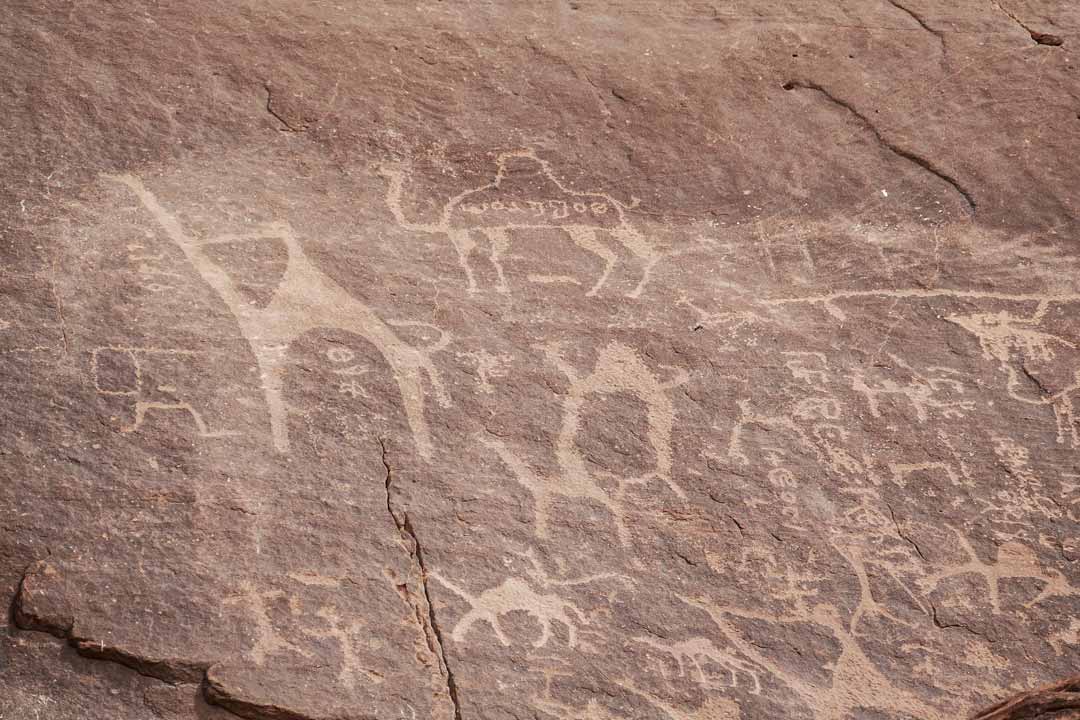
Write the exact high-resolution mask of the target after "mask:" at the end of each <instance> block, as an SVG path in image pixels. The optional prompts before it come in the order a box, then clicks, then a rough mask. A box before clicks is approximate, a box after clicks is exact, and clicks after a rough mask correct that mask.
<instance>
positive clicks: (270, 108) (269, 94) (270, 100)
mask: <svg viewBox="0 0 1080 720" xmlns="http://www.w3.org/2000/svg"><path fill="white" fill-rule="evenodd" d="M263 89H264V90H266V112H268V113H270V114H271V115H272V116H273V117H274V119H276V120H277V121H278V122H279V123H281V124H282V125H284V126H285V127H283V128H278V130H280V131H282V132H294V133H302V132H304V131H306V130H307V125H303V126H301V127H295V126H294V125H293V124H292V123H291V122H289V121H288V119H286V117H285V116H284V115H282V114H281V113H279V112H278V111H276V110H274V91H273V89H272V88H271V87H270V83H268V82H266V83H263Z"/></svg>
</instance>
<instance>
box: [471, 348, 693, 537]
mask: <svg viewBox="0 0 1080 720" xmlns="http://www.w3.org/2000/svg"><path fill="white" fill-rule="evenodd" d="M541 349H542V350H543V352H544V354H545V355H546V356H547V359H548V361H549V362H550V363H551V364H553V365H554V366H555V367H557V368H558V369H559V370H560V371H561V372H562V373H563V374H564V375H566V377H567V379H568V380H570V389H569V390H568V391H567V394H566V398H565V399H564V400H563V415H562V424H561V427H560V429H559V435H558V439H557V440H556V444H555V455H556V458H557V460H558V463H559V475H558V477H557V478H547V477H542V476H540V475H538V474H537V473H536V472H534V471H533V470H532V469H531V468H530V467H529V466H528V465H527V464H526V463H525V462H523V461H522V460H521V459H520V458H518V457H517V456H516V455H515V454H514V453H513V452H512V451H511V450H510V448H508V447H507V446H506V445H505V444H503V443H502V441H501V440H498V439H496V438H489V437H487V436H480V437H479V440H480V442H481V443H483V444H484V445H487V446H488V447H489V448H491V449H492V450H494V451H495V452H496V454H498V456H499V459H500V460H501V461H502V462H503V464H505V465H506V466H507V467H508V468H509V469H510V471H511V472H512V473H513V474H514V477H515V479H516V480H517V482H518V483H519V484H521V485H522V486H524V487H525V488H526V489H527V490H529V492H530V493H531V494H532V496H533V502H534V503H535V505H536V532H537V534H538V535H539V536H540V537H544V536H546V534H547V524H548V515H549V514H550V512H551V505H552V502H553V501H554V497H555V496H556V495H562V496H563V497H577V498H585V499H590V500H596V501H598V502H600V503H601V504H603V505H604V506H606V507H607V508H608V509H609V510H611V512H612V515H613V519H614V523H615V529H616V532H617V534H618V536H619V541H620V542H621V543H622V544H623V545H624V546H628V545H629V544H630V533H629V530H628V529H627V527H626V525H625V523H624V522H623V518H622V506H623V501H624V499H625V496H626V492H627V489H628V488H629V486H632V485H641V484H644V483H646V482H648V481H650V480H653V479H658V480H661V481H663V482H664V483H665V484H666V485H667V486H668V488H670V489H671V491H672V492H674V493H675V495H676V496H677V497H679V498H685V497H686V493H685V491H684V490H683V489H682V488H681V487H680V486H679V485H678V484H677V483H676V482H675V481H674V479H673V478H672V474H671V473H672V453H671V434H672V430H673V427H674V422H675V407H674V403H672V401H671V399H670V398H668V397H667V395H665V394H664V393H665V391H667V390H669V389H671V388H672V387H676V386H678V385H681V384H683V383H684V382H686V380H687V375H686V374H685V373H684V372H681V371H680V372H678V373H677V374H676V377H675V379H674V380H672V381H670V382H667V383H662V382H660V381H659V380H657V379H656V377H655V376H654V375H653V374H652V371H651V370H649V368H648V366H646V365H645V363H644V362H642V360H641V358H640V357H639V356H638V355H637V353H636V352H635V351H634V350H633V349H632V348H630V347H628V346H626V345H623V344H621V343H618V342H612V343H610V344H609V345H608V346H607V347H604V348H602V349H601V350H600V352H599V354H598V356H597V359H596V363H595V365H594V366H593V370H592V372H590V373H589V374H587V375H585V376H584V377H583V376H582V375H581V374H579V373H578V371H577V370H576V369H575V368H574V367H573V366H572V365H570V364H569V363H568V362H566V360H565V359H564V358H563V357H562V352H561V348H560V346H559V344H558V343H551V344H548V345H546V346H542V348H541ZM627 390H628V391H631V392H632V393H633V395H634V396H635V397H637V398H638V399H639V400H642V401H643V402H644V403H645V404H646V405H647V406H648V413H647V417H648V436H649V443H650V445H652V447H653V451H654V452H655V453H656V469H655V470H654V471H653V472H651V473H647V474H645V475H644V476H642V477H638V478H622V477H613V480H614V482H615V487H616V489H615V491H614V492H612V493H608V492H607V491H605V490H604V488H603V487H601V485H600V484H599V483H598V482H597V480H596V479H595V478H594V477H593V475H592V473H590V471H589V468H588V466H587V465H586V462H585V458H584V457H583V456H582V454H581V452H580V451H579V450H578V449H577V447H576V445H575V442H574V441H575V439H576V437H577V434H578V432H580V425H581V414H582V411H583V409H584V406H585V402H586V399H587V398H588V396H589V395H593V394H596V395H606V394H612V393H616V392H620V391H627ZM556 481H557V483H558V484H556Z"/></svg>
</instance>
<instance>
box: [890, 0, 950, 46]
mask: <svg viewBox="0 0 1080 720" xmlns="http://www.w3.org/2000/svg"><path fill="white" fill-rule="evenodd" d="M885 1H886V2H887V3H889V4H890V5H892V6H893V7H894V8H896V9H897V10H899V11H900V12H903V13H906V14H907V15H908V16H909V17H910V18H911V19H912V20H914V21H915V22H917V23H919V25H920V26H921V27H922V29H923V30H925V31H926V32H928V33H930V34H931V35H933V36H934V37H936V38H937V41H938V44H939V45H941V54H942V55H943V56H944V55H945V35H944V34H943V33H942V32H941V31H940V30H935V29H934V28H932V27H930V25H929V24H927V22H926V18H924V17H923V16H922V15H920V14H919V13H917V12H915V11H914V10H912V9H911V8H909V7H907V6H906V5H901V4H900V3H898V2H897V1H896V0H885Z"/></svg>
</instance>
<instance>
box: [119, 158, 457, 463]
mask: <svg viewBox="0 0 1080 720" xmlns="http://www.w3.org/2000/svg"><path fill="white" fill-rule="evenodd" d="M116 180H118V181H119V182H121V183H123V184H124V185H126V186H127V187H128V188H129V189H130V190H131V192H132V193H134V194H135V196H136V197H137V198H138V199H139V200H140V201H141V202H142V204H143V207H145V208H146V210H147V211H148V212H149V213H150V214H151V215H152V216H153V218H154V219H155V220H156V221H157V222H158V224H159V225H160V226H161V228H162V230H164V231H165V234H166V235H167V236H168V237H169V239H170V240H172V241H173V242H174V243H175V244H176V246H177V247H179V248H180V250H181V251H183V253H184V256H185V257H186V258H187V259H188V261H189V262H190V263H191V264H192V265H193V266H194V267H195V269H196V270H198V272H199V275H201V276H202V278H203V280H205V281H206V283H207V284H208V285H210V287H212V288H213V289H214V290H215V291H216V292H217V294H218V296H219V297H220V298H221V300H222V301H223V302H224V303H225V305H226V306H228V308H229V310H230V311H231V312H232V314H233V316H234V317H235V318H236V321H237V323H238V324H239V326H240V332H241V333H242V334H243V336H244V338H245V339H246V340H247V341H248V344H249V345H250V346H251V350H252V352H253V353H254V354H255V359H256V361H257V362H258V364H259V371H260V375H261V379H262V387H263V392H264V394H265V397H266V404H267V406H268V408H269V412H270V430H271V436H272V438H273V442H274V447H275V448H277V450H278V451H280V452H287V451H288V449H289V436H288V425H287V408H286V404H285V398H284V393H283V384H284V379H285V369H286V366H285V358H286V352H287V351H288V348H289V345H290V344H291V343H292V342H293V341H294V340H296V339H297V338H299V337H300V336H302V335H303V334H304V333H306V332H309V331H311V330H314V329H316V328H335V329H338V330H344V331H346V332H352V333H355V334H357V335H359V336H360V337H362V338H364V339H365V340H367V341H368V342H370V343H372V344H373V345H375V347H377V348H378V349H379V351H380V352H381V353H382V355H383V357H384V358H386V361H387V362H388V363H389V364H390V367H391V369H392V371H393V374H394V378H395V380H396V381H397V384H398V389H399V390H400V391H401V398H402V402H403V403H404V405H405V414H406V417H407V419H408V422H409V426H410V428H411V430H412V433H413V437H414V439H415V442H416V445H417V448H418V450H419V452H420V454H421V455H422V456H424V457H430V455H431V452H432V442H431V435H430V432H429V430H428V425H427V420H426V419H425V417H424V399H425V392H424V386H423V382H422V377H423V376H426V377H427V379H428V382H429V383H430V385H431V387H432V390H433V391H434V393H435V396H436V399H437V400H438V401H439V402H440V404H442V405H444V406H445V405H447V404H449V396H448V395H447V393H446V390H445V389H444V388H443V385H442V383H441V380H440V376H439V371H438V369H437V368H436V367H435V364H434V363H433V362H432V360H431V358H430V355H431V354H432V353H434V352H436V351H438V350H440V349H442V348H443V347H444V346H445V345H446V344H447V343H448V342H449V339H448V338H446V337H445V336H442V337H440V338H439V340H438V341H437V342H436V343H434V344H433V345H431V346H429V347H426V348H415V347H413V346H411V345H408V344H406V343H405V342H404V341H402V340H401V339H400V338H399V337H398V336H397V335H396V334H395V333H394V331H393V329H392V328H391V327H390V325H389V324H388V323H387V322H384V321H383V320H382V318H380V317H379V316H378V315H376V314H375V312H374V311H373V310H372V309H371V308H370V307H368V306H367V305H365V304H364V303H362V302H360V301H359V300H357V299H356V298H354V297H352V296H351V295H350V294H349V293H348V291H346V290H345V289H344V288H343V287H341V286H340V285H338V284H337V283H336V282H334V280H333V279H331V278H330V277H329V276H328V275H326V274H325V273H324V272H322V271H321V270H320V269H319V268H317V267H316V266H315V264H314V263H312V262H311V260H310V259H308V257H307V255H305V254H304V249H303V247H301V245H300V242H299V240H298V239H297V238H296V236H295V234H294V233H293V230H292V228H291V227H289V226H288V225H287V224H284V223H269V224H267V225H264V226H262V227H261V228H259V229H258V230H257V231H256V232H254V233H250V234H244V235H232V234H222V235H218V236H216V237H213V238H210V239H196V238H195V237H193V236H191V235H189V234H188V233H187V232H186V231H185V230H184V228H183V227H182V225H181V224H180V221H179V220H178V219H177V218H176V217H175V216H174V215H172V214H171V213H170V212H169V211H168V210H166V209H165V208H164V207H163V206H162V205H161V203H160V202H158V199H157V198H156V197H155V196H154V194H153V193H151V192H150V191H149V190H148V189H147V188H146V187H145V186H144V185H143V183H142V181H141V180H140V179H139V178H137V177H135V176H132V175H123V176H119V177H117V178H116ZM268 238H270V239H275V240H279V241H280V242H282V243H283V244H284V246H285V250H286V252H287V264H286V267H285V272H284V274H283V275H282V277H281V280H280V282H279V283H278V285H277V287H276V289H275V290H274V292H273V296H272V298H271V300H270V302H269V304H267V305H266V306H265V307H259V306H256V305H253V304H251V303H248V302H245V301H244V299H243V298H242V297H241V295H240V293H239V291H238V290H237V288H236V286H235V285H234V283H233V280H232V278H231V277H230V276H229V274H228V272H226V269H225V268H223V267H222V266H221V265H219V264H218V263H217V262H215V261H214V259H213V258H212V257H211V256H210V255H209V254H208V253H207V252H206V251H205V249H204V248H205V247H207V246H209V245H214V244H222V243H238V242H251V241H256V240H266V239H268Z"/></svg>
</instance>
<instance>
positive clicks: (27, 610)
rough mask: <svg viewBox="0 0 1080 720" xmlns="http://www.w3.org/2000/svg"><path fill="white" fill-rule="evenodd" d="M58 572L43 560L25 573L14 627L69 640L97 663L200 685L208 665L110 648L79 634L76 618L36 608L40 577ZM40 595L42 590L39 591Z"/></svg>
mask: <svg viewBox="0 0 1080 720" xmlns="http://www.w3.org/2000/svg"><path fill="white" fill-rule="evenodd" d="M55 573H56V569H55V568H54V567H53V566H52V565H49V564H48V563H46V562H44V561H41V562H38V563H35V564H34V565H31V566H30V567H29V568H27V569H26V572H25V573H23V577H22V580H21V581H20V583H19V588H18V590H17V591H16V594H15V599H14V600H13V602H12V610H11V615H12V619H13V620H14V621H15V626H16V627H17V628H19V629H20V630H27V631H31V632H43V633H48V634H49V635H52V636H54V637H57V638H59V639H61V640H65V641H67V643H68V644H69V645H71V646H72V647H73V648H75V651H76V652H77V653H79V654H80V655H82V656H84V657H88V658H91V659H94V660H105V661H108V662H114V663H117V664H118V665H123V666H124V667H126V668H129V669H131V670H134V671H135V672H137V673H138V674H140V675H143V676H145V677H149V678H154V679H155V680H161V681H162V682H166V683H169V684H170V685H175V684H178V683H201V682H202V681H203V678H204V677H205V675H206V670H207V668H208V667H209V664H208V663H200V662H198V661H194V660H185V659H181V658H155V657H144V656H140V655H136V654H134V653H131V652H128V651H126V650H123V649H121V648H119V647H114V646H112V645H107V644H106V642H105V641H104V640H95V639H92V638H88V637H83V636H81V635H80V634H79V632H78V630H77V628H76V626H75V619H74V616H72V615H68V614H66V613H63V612H62V611H58V610H56V609H55V608H50V607H48V605H47V604H46V605H45V606H44V607H40V608H39V607H37V606H36V605H35V604H34V601H33V596H34V593H35V590H34V583H35V578H36V577H37V576H38V575H49V574H55ZM38 593H39V594H43V593H41V591H38Z"/></svg>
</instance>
